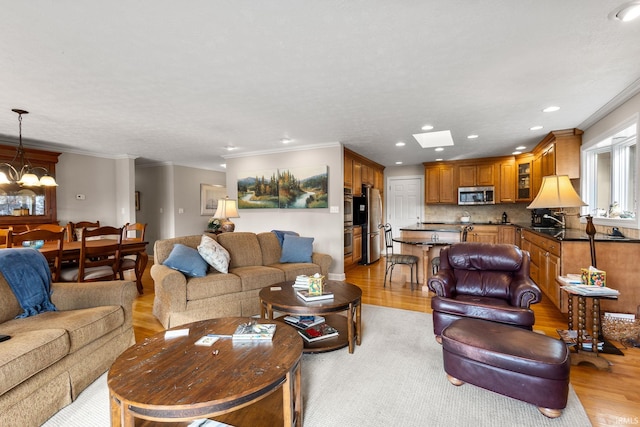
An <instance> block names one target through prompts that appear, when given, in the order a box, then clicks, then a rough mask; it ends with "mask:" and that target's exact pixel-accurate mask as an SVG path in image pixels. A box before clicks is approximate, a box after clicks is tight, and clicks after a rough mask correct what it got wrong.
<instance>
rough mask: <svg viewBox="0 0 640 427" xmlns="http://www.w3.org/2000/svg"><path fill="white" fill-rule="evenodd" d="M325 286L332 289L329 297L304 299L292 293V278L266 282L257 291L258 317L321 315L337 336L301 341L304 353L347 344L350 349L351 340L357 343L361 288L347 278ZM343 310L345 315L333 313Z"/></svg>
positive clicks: (326, 288) (359, 329)
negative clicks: (259, 314) (279, 281)
mask: <svg viewBox="0 0 640 427" xmlns="http://www.w3.org/2000/svg"><path fill="white" fill-rule="evenodd" d="M324 287H325V290H326V291H328V292H332V293H333V295H334V296H333V299H328V300H320V301H313V302H305V301H304V300H303V299H301V298H299V297H298V296H297V295H296V289H295V288H294V287H293V282H282V283H279V284H277V285H274V286H267V287H265V288H263V289H262V290H261V291H260V294H259V296H260V304H261V307H262V317H263V318H265V319H272V318H273V312H274V311H277V312H280V313H284V314H294V315H314V316H324V317H325V321H326V323H327V324H329V325H331V326H333V327H334V328H336V329H337V330H338V336H337V337H332V338H327V339H324V340H320V341H316V342H312V343H309V342H306V341H304V352H305V353H320V352H323V351H332V350H337V349H339V348H343V347H346V346H347V345H348V346H349V353H353V350H354V348H355V344H357V345H360V342H361V337H362V324H361V320H360V317H361V316H360V315H361V310H362V304H361V300H362V289H360V288H359V287H357V286H356V285H352V284H351V283H347V282H339V281H335V280H328V281H327V282H326V283H325V286H324ZM342 311H346V314H347V315H346V316H343V315H340V314H336V313H339V312H342Z"/></svg>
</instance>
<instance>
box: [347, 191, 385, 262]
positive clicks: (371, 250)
mask: <svg viewBox="0 0 640 427" xmlns="http://www.w3.org/2000/svg"><path fill="white" fill-rule="evenodd" d="M362 194H363V196H362V197H354V198H353V200H354V209H355V211H356V212H355V220H354V225H361V226H362V260H361V261H360V263H361V264H365V265H367V264H371V263H374V262H376V261H378V260H379V259H380V229H379V228H378V226H379V225H380V223H381V221H382V199H381V198H380V191H379V190H378V189H377V188H371V187H369V186H365V185H363V186H362Z"/></svg>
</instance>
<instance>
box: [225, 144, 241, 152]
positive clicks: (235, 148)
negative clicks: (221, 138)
mask: <svg viewBox="0 0 640 427" xmlns="http://www.w3.org/2000/svg"><path fill="white" fill-rule="evenodd" d="M225 148H226V149H227V151H233V150H237V149H238V147H234V146H233V145H227V146H226V147H225Z"/></svg>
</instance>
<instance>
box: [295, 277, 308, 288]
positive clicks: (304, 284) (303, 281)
mask: <svg viewBox="0 0 640 427" xmlns="http://www.w3.org/2000/svg"><path fill="white" fill-rule="evenodd" d="M293 287H294V288H296V289H308V288H309V276H305V275H300V276H297V277H296V281H295V282H293Z"/></svg>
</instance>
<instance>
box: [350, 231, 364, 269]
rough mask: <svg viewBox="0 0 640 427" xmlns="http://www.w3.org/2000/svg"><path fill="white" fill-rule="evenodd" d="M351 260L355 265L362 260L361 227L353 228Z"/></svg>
mask: <svg viewBox="0 0 640 427" xmlns="http://www.w3.org/2000/svg"><path fill="white" fill-rule="evenodd" d="M352 256H353V259H352V262H353V263H354V264H357V263H359V262H360V260H361V259H362V227H361V226H359V225H358V226H354V227H353V253H352Z"/></svg>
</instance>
